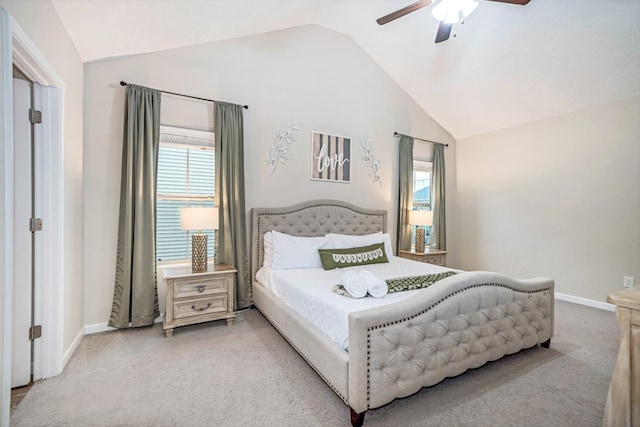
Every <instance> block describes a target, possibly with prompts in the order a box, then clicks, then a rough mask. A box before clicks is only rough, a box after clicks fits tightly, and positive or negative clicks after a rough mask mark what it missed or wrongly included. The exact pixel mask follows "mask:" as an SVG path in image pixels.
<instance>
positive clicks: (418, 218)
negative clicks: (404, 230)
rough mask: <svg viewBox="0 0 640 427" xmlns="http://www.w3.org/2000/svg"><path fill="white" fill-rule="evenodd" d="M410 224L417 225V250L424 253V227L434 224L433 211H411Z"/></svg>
mask: <svg viewBox="0 0 640 427" xmlns="http://www.w3.org/2000/svg"><path fill="white" fill-rule="evenodd" d="M409 224H411V225H415V226H416V252H418V253H424V228H422V226H431V225H433V211H409Z"/></svg>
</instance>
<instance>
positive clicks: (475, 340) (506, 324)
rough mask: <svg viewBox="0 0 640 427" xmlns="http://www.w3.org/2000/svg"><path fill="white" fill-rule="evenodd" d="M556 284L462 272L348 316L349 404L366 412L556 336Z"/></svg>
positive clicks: (492, 274)
mask: <svg viewBox="0 0 640 427" xmlns="http://www.w3.org/2000/svg"><path fill="white" fill-rule="evenodd" d="M553 309H554V282H553V280H551V279H546V278H538V279H530V280H514V279H511V278H509V277H507V276H504V275H501V274H498V273H489V272H468V273H461V274H458V275H455V276H452V277H449V278H447V279H444V280H441V281H440V282H437V283H436V284H434V285H433V286H431V287H430V288H428V289H426V290H425V291H424V292H421V293H420V294H419V295H417V296H416V297H414V298H411V299H409V300H406V301H403V302H400V303H397V304H394V305H392V306H386V307H383V308H376V309H372V310H366V311H360V312H355V313H352V314H351V315H350V316H349V346H350V351H349V372H348V377H349V379H348V384H349V406H350V407H351V409H352V412H356V413H363V412H365V411H366V410H367V409H370V408H377V407H380V406H382V405H384V404H386V403H389V402H391V401H392V400H394V399H395V398H398V397H405V396H409V395H411V394H413V393H416V392H417V391H418V390H420V389H421V388H422V387H425V386H430V385H434V384H437V383H439V382H440V381H442V380H443V379H445V378H447V377H453V376H456V375H459V374H461V373H463V372H465V371H466V370H468V369H472V368H477V367H480V366H482V365H484V364H485V363H487V362H488V361H492V360H497V359H499V358H501V357H503V356H504V355H506V354H512V353H516V352H518V351H520V350H522V349H525V348H529V347H533V346H535V345H536V344H538V343H545V342H546V341H548V340H550V339H551V337H552V336H553Z"/></svg>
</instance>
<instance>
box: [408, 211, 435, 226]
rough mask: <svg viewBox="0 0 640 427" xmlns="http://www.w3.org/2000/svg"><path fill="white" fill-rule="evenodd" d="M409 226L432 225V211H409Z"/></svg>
mask: <svg viewBox="0 0 640 427" xmlns="http://www.w3.org/2000/svg"><path fill="white" fill-rule="evenodd" d="M409 224H411V225H432V224H433V211H409Z"/></svg>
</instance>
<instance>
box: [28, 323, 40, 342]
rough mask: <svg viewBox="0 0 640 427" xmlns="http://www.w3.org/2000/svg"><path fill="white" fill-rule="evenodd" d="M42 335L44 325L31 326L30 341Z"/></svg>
mask: <svg viewBox="0 0 640 427" xmlns="http://www.w3.org/2000/svg"><path fill="white" fill-rule="evenodd" d="M40 337H42V325H34V326H32V327H30V328H29V341H33V340H35V339H38V338H40Z"/></svg>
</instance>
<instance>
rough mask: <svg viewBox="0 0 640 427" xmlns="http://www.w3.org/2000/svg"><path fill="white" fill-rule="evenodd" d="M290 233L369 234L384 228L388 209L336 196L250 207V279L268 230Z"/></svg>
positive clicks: (253, 273) (254, 271) (255, 268)
mask: <svg viewBox="0 0 640 427" xmlns="http://www.w3.org/2000/svg"><path fill="white" fill-rule="evenodd" d="M270 230H276V231H279V232H281V233H287V234H290V235H292V236H324V235H325V234H327V233H341V234H370V233H376V232H378V231H382V232H386V231H387V211H385V210H381V209H366V208H361V207H358V206H356V205H352V204H351V203H347V202H342V201H339V200H311V201H308V202H303V203H299V204H297V205H293V206H286V207H281V208H253V209H251V280H252V281H253V280H255V277H256V273H257V271H258V269H260V267H262V262H263V259H264V247H263V244H264V239H263V236H264V234H265V233H266V232H267V231H270Z"/></svg>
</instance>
